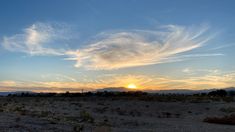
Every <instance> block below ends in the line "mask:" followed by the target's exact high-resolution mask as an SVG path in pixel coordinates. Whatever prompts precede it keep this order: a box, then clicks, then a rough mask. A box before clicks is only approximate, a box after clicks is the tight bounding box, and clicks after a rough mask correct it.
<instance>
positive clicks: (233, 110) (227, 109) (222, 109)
mask: <svg viewBox="0 0 235 132" xmlns="http://www.w3.org/2000/svg"><path fill="white" fill-rule="evenodd" d="M220 111H222V112H225V113H232V112H235V107H228V108H221V109H220Z"/></svg>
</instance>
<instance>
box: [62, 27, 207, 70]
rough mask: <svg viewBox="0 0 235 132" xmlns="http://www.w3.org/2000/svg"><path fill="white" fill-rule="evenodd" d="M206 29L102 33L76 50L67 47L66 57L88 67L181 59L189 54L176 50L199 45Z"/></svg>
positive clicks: (164, 28)
mask: <svg viewBox="0 0 235 132" xmlns="http://www.w3.org/2000/svg"><path fill="white" fill-rule="evenodd" d="M207 29H208V27H207V26H204V27H200V28H186V27H182V26H176V25H168V26H164V27H163V28H161V29H159V30H157V31H150V30H132V31H119V32H107V33H102V34H101V35H99V36H100V38H99V39H97V40H96V41H94V42H92V43H89V44H88V46H86V47H84V48H82V49H78V50H77V51H67V52H66V54H67V55H68V56H69V57H68V58H67V60H75V61H76V65H75V66H76V67H85V68H86V69H92V70H111V69H119V68H126V67H134V66H144V65H151V64H158V63H166V62H173V61H181V59H182V58H189V57H185V56H184V57H178V55H179V54H182V53H185V52H188V51H191V50H194V49H196V48H199V47H202V46H203V45H204V43H206V42H207V41H208V40H209V39H210V37H209V36H206V35H205V32H206V31H207ZM191 56H192V57H194V56H193V55H191ZM174 57H175V58H174Z"/></svg>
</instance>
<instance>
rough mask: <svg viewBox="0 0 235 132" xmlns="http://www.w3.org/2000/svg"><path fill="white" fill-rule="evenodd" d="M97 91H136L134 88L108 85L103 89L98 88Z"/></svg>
mask: <svg viewBox="0 0 235 132" xmlns="http://www.w3.org/2000/svg"><path fill="white" fill-rule="evenodd" d="M97 91H98V92H104V91H107V92H128V91H136V90H132V89H128V88H125V87H108V88H103V89H98V90H97Z"/></svg>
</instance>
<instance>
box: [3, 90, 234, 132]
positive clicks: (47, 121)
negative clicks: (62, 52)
mask: <svg viewBox="0 0 235 132" xmlns="http://www.w3.org/2000/svg"><path fill="white" fill-rule="evenodd" d="M233 113H235V102H234V101H233V97H210V96H207V95H206V96H205V95H197V96H186V95H162V96H160V95H145V94H144V95H142V94H140V95H139V94H137V95H134V96H132V95H131V96H129V95H124V96H123V95H121V96H119V95H118V96H113V95H109V94H108V95H105V96H103V95H102V96H87V95H86V96H79V97H70V96H49V97H47V96H41V97H39V96H35V97H34V96H32V97H31V96H22V97H20V96H9V97H0V119H1V120H0V129H1V130H0V131H12V132H14V131H22V132H24V131H26V132H27V131H28V132H37V131H48V132H50V131H51V132H54V131H65V132H67V131H68V132H69V131H85V132H86V131H88V132H110V131H114V132H128V131H134V132H155V131H157V132H234V131H235V126H234V124H233V123H232V122H231V121H230V122H229V121H228V122H229V123H228V122H226V121H227V119H226V118H225V119H224V120H222V121H221V120H220V119H221V118H224V117H229V116H232V115H233ZM232 120H233V119H232ZM233 121H234V120H233ZM221 122H222V123H221Z"/></svg>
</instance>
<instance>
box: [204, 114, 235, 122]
mask: <svg viewBox="0 0 235 132" xmlns="http://www.w3.org/2000/svg"><path fill="white" fill-rule="evenodd" d="M203 121H204V122H208V123H216V124H227V125H235V115H234V114H232V115H230V116H224V117H206V118H205V119H204V120H203Z"/></svg>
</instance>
